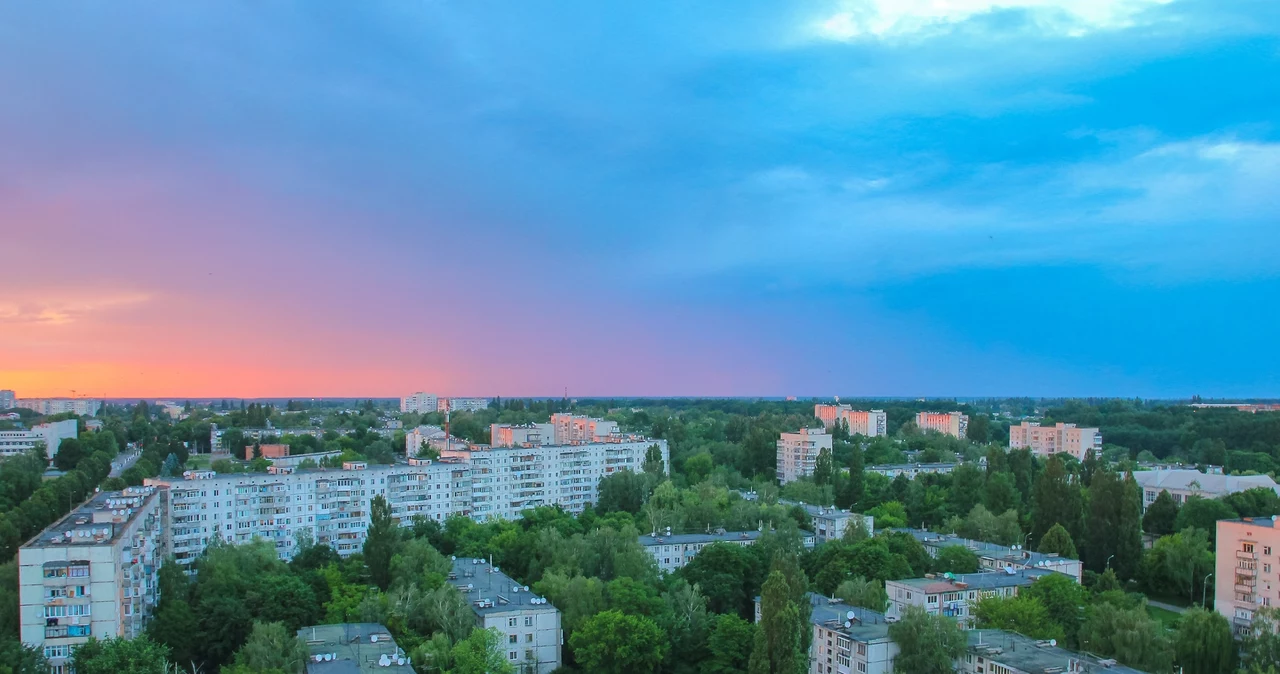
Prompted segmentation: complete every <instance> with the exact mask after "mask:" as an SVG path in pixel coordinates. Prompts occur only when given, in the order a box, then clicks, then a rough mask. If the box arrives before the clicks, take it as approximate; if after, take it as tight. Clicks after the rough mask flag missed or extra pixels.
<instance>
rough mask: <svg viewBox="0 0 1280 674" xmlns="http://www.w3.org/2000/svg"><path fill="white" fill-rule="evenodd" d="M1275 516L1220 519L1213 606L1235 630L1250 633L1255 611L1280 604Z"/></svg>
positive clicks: (1279, 535) (1278, 535)
mask: <svg viewBox="0 0 1280 674" xmlns="http://www.w3.org/2000/svg"><path fill="white" fill-rule="evenodd" d="M1276 520H1277V518H1275V517H1245V518H1242V519H1235V520H1220V521H1219V522H1218V537H1217V549H1216V550H1215V551H1214V552H1215V554H1214V558H1215V566H1214V573H1213V583H1214V586H1213V608H1214V610H1216V611H1217V612H1218V613H1221V614H1222V615H1223V616H1225V617H1226V619H1227V620H1229V621H1231V626H1232V628H1233V629H1234V630H1235V633H1236V634H1237V635H1239V636H1243V635H1246V634H1248V633H1249V629H1250V626H1251V624H1252V623H1253V612H1254V611H1256V610H1258V609H1259V608H1265V607H1269V606H1280V577H1278V574H1280V526H1277V524H1276Z"/></svg>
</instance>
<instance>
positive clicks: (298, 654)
mask: <svg viewBox="0 0 1280 674" xmlns="http://www.w3.org/2000/svg"><path fill="white" fill-rule="evenodd" d="M233 663H234V664H235V665H236V666H239V667H245V668H248V669H249V670H250V671H263V670H268V669H274V670H279V671H281V672H285V674H300V673H301V672H302V670H303V669H304V668H305V667H306V665H307V645H306V644H305V643H303V641H302V639H299V638H298V636H297V635H296V634H295V633H294V632H291V631H289V630H288V629H287V628H286V627H285V625H284V623H279V622H274V623H261V622H255V623H254V624H253V631H252V632H250V633H249V640H248V641H246V642H245V643H244V645H243V646H241V647H240V650H238V651H236V655H235V658H234V659H233Z"/></svg>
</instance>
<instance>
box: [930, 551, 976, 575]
mask: <svg viewBox="0 0 1280 674" xmlns="http://www.w3.org/2000/svg"><path fill="white" fill-rule="evenodd" d="M979 566H980V564H979V562H978V555H977V554H975V553H974V552H973V551H972V550H970V549H969V548H966V547H965V546H963V545H948V546H946V547H944V548H943V549H941V550H939V551H938V557H937V560H936V561H935V562H934V570H935V571H940V572H951V573H976V572H977V570H978V568H979Z"/></svg>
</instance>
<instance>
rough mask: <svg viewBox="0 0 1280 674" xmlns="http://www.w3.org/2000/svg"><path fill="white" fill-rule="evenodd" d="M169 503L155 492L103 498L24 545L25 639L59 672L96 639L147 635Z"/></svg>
mask: <svg viewBox="0 0 1280 674" xmlns="http://www.w3.org/2000/svg"><path fill="white" fill-rule="evenodd" d="M162 500H163V494H162V493H160V492H159V491H157V490H155V489H152V488H149V487H131V488H129V489H125V490H124V491H121V492H105V493H100V494H96V495H95V496H94V497H93V498H91V499H90V500H88V501H86V502H85V503H84V504H82V505H80V506H79V507H78V508H76V509H75V510H72V511H71V512H70V513H68V514H67V515H66V516H65V517H63V518H62V519H61V520H59V521H58V522H57V523H55V524H54V525H52V526H50V527H49V528H48V529H45V530H44V531H42V532H41V533H40V534H39V535H38V536H36V537H35V538H33V539H32V540H30V541H28V542H27V543H26V544H25V545H23V546H22V547H21V548H19V550H18V583H19V590H18V591H19V606H18V612H19V621H20V625H21V639H22V642H23V643H24V644H30V645H32V646H35V647H36V648H39V649H40V650H41V651H42V652H43V653H44V655H45V657H46V658H48V659H49V665H50V671H51V672H53V673H54V674H68V673H69V672H70V670H71V666H70V664H71V661H70V656H71V652H72V650H74V649H75V647H76V646H78V645H80V644H82V643H84V642H85V641H87V640H88V639H89V637H90V636H93V637H97V638H98V639H106V638H109V637H123V638H126V639H132V638H133V637H135V636H138V635H139V634H141V633H142V631H143V628H144V627H145V624H146V620H147V618H148V617H149V616H150V615H151V612H152V610H153V609H154V608H155V605H156V602H157V600H158V594H157V593H158V590H159V569H160V563H161V561H162V560H163V559H164V556H165V548H164V535H163V519H164V518H163V510H164V508H163V505H162Z"/></svg>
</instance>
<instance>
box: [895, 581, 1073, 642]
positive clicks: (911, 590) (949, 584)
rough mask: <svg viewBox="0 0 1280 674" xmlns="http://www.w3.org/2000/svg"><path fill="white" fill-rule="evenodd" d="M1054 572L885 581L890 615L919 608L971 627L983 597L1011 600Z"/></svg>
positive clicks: (962, 625)
mask: <svg viewBox="0 0 1280 674" xmlns="http://www.w3.org/2000/svg"><path fill="white" fill-rule="evenodd" d="M1051 573H1053V571H1049V570H1046V569H1036V568H1024V569H1020V570H1015V569H1012V568H1009V569H1006V570H1004V571H986V572H983V573H966V574H951V573H947V574H941V575H935V574H928V575H926V576H925V577H924V578H909V579H906V580H889V581H885V584H884V590H885V592H886V593H887V594H888V595H889V605H890V613H891V614H895V615H902V613H903V612H904V611H906V609H907V607H908V606H919V607H921V608H923V609H924V610H925V611H928V612H929V614H930V615H942V616H946V617H948V618H955V619H956V622H958V623H960V625H961V627H965V628H968V627H971V626H972V623H973V619H972V617H971V609H972V608H973V605H974V604H976V603H977V602H978V601H979V600H980V599H982V598H984V597H1013V596H1016V595H1017V594H1018V591H1019V590H1020V589H1022V588H1024V587H1027V586H1029V585H1031V584H1032V583H1034V582H1035V581H1036V579H1037V578H1043V577H1044V576H1047V575H1049V574H1051Z"/></svg>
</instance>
